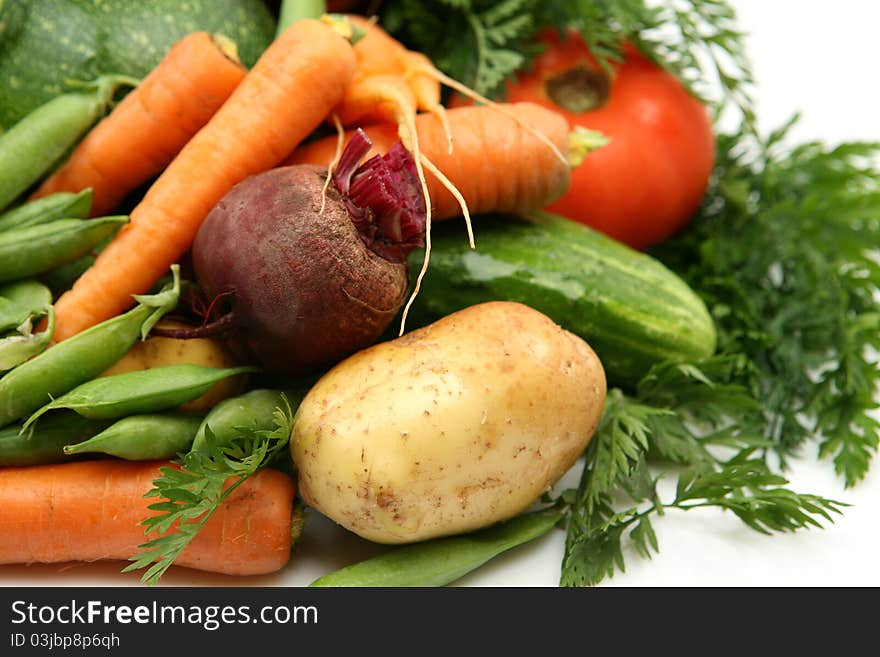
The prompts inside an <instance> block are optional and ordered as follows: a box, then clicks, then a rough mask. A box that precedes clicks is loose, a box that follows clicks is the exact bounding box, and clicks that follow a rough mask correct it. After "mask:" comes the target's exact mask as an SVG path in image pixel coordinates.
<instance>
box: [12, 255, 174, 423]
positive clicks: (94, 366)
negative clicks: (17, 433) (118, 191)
mask: <svg viewBox="0 0 880 657" xmlns="http://www.w3.org/2000/svg"><path fill="white" fill-rule="evenodd" d="M171 271H172V275H173V281H172V282H171V283H170V284H168V285H166V286H165V287H164V288H163V289H162V291H160V292H159V293H158V294H152V295H137V296H135V300H137V301H138V302H139V305H138V306H136V307H135V308H133V309H132V310H129V311H128V312H127V313H124V314H122V315H118V316H116V317H114V318H112V319H108V320H106V321H104V322H101V323H100V324H97V325H95V326H93V327H91V328H89V329H86V330H85V331H82V332H81V333H77V334H76V335H74V336H73V337H70V338H68V339H67V340H64V341H62V342H59V343H57V344H54V345H52V346H51V347H49V348H48V349H46V351H44V352H43V353H41V354H40V355H39V356H35V357H34V358H32V359H30V360H29V361H27V362H25V363H22V364H21V365H19V366H18V367H16V368H15V369H13V370H10V371H9V372H7V373H6V374H5V375H4V376H3V378H0V427H2V426H5V425H7V424H9V423H10V422H12V421H14V420H18V419H20V418H23V417H25V416H26V415H29V414H30V413H33V412H34V411H35V410H37V409H38V408H40V407H41V406H42V405H43V404H45V403H46V402H48V401H50V400H51V399H53V398H56V397H59V396H61V395H63V394H64V393H66V392H68V391H69V390H71V389H73V388H74V387H75V386H78V385H79V384H81V383H83V382H85V381H89V380H91V379H94V378H95V377H96V376H98V375H99V374H100V373H101V372H103V371H104V370H106V369H107V368H108V367H110V366H111V365H112V364H113V363H115V362H116V361H118V360H119V359H120V358H122V356H123V355H125V352H127V351H128V350H129V349H130V348H131V346H132V345H133V344H134V343H135V342H136V341H137V339H138V338H145V337H146V336H147V334H148V333H149V332H150V329H151V328H152V327H153V326H154V325H155V324H156V322H158V321H159V320H160V319H161V318H162V316H163V315H164V314H165V313H167V312H168V311H170V310H172V309H173V308H174V307H175V306H176V305H177V299H178V297H179V296H180V268H179V267H178V266H177V265H173V266H172V268H171Z"/></svg>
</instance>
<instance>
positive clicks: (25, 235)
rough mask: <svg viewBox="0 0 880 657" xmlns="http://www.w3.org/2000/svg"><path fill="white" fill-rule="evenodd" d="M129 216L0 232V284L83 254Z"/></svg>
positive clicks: (36, 272)
mask: <svg viewBox="0 0 880 657" xmlns="http://www.w3.org/2000/svg"><path fill="white" fill-rule="evenodd" d="M127 222H128V217H125V216H118V217H101V218H98V219H58V220H57V221H53V222H51V223H48V224H39V225H37V226H29V227H27V228H17V229H15V230H7V231H6V232H3V233H0V281H14V280H17V279H21V278H29V277H31V276H34V275H36V274H41V273H43V272H45V271H49V270H50V269H53V268H55V267H58V266H59V265H63V264H65V263H67V262H71V261H73V260H76V259H77V258H80V257H82V256H84V255H86V254H87V253H88V252H89V251H91V250H92V249H93V248H94V247H95V246H97V245H98V244H100V243H101V242H103V241H104V240H105V239H107V238H108V237H109V236H110V235H112V234H113V233H115V232H116V231H117V230H118V229H119V227H120V226H122V224H124V223H127Z"/></svg>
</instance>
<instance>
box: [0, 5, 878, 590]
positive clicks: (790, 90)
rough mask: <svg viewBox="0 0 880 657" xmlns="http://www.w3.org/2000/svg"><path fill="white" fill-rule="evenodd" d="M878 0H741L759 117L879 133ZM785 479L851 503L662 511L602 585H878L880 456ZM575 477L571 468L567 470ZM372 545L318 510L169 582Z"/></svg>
mask: <svg viewBox="0 0 880 657" xmlns="http://www.w3.org/2000/svg"><path fill="white" fill-rule="evenodd" d="M878 4H880V3H876V2H874V0H837V1H836V2H834V3H833V4H831V5H829V4H828V3H827V2H817V1H815V0H800V1H798V0H772V1H768V0H764V1H760V0H739V1H738V2H735V5H736V6H737V7H738V8H739V10H740V17H741V25H742V27H743V29H744V30H745V31H747V32H748V33H749V39H748V44H749V51H750V54H751V58H752V61H753V66H754V69H755V73H756V77H757V81H758V91H757V99H758V116H759V120H760V125H761V127H762V128H763V129H765V130H767V129H771V128H774V127H777V126H779V125H780V124H781V123H783V122H784V121H785V120H786V119H788V117H789V116H791V114H792V113H793V112H794V111H800V112H802V114H803V117H802V120H801V122H800V124H799V125H798V126H797V128H796V129H795V131H794V132H793V133H792V134H793V137H795V138H796V139H798V140H803V139H814V138H819V139H824V140H827V141H828V142H829V143H837V142H839V141H842V140H880V127H878V122H880V112H878V106H877V101H878V99H880V91H878V87H877V80H878V74H877V65H878V61H877V60H878V57H877V55H878V50H877V35H876V31H877V26H878V24H880V8H878ZM787 475H788V477H789V478H790V480H791V487H792V488H793V489H794V490H797V491H799V492H810V493H815V494H819V495H823V496H825V497H830V498H833V499H836V500H839V501H842V502H846V503H848V504H850V505H851V506H850V507H849V508H847V509H845V510H844V514H843V516H841V517H840V518H839V519H838V520H837V522H836V523H835V524H834V525H830V526H828V527H827V528H826V529H823V530H815V529H811V530H807V531H802V532H798V533H796V534H788V535H774V536H771V537H767V536H763V535H760V534H758V533H756V532H754V531H752V530H750V529H748V528H746V527H745V526H744V525H742V524H741V523H740V522H739V521H738V520H737V519H736V518H735V517H733V516H732V515H730V514H722V513H720V512H716V511H714V510H695V511H690V512H687V513H682V512H675V511H671V512H669V513H668V514H667V515H666V516H665V517H663V518H660V519H657V520H656V522H655V529H656V532H657V535H658V539H659V542H660V554H659V555H656V556H655V557H654V558H653V559H651V560H645V559H642V558H640V557H638V556H637V555H635V554H632V553H628V554H627V570H626V572H625V573H623V574H621V573H618V574H616V575H615V576H614V578H613V579H610V580H607V581H606V583H605V584H604V585H606V586H681V585H687V586H750V585H754V586H861V585H864V586H878V585H880V459H877V462H875V464H874V467H873V469H872V470H871V472H870V473H869V475H868V477H867V479H866V480H864V481H863V482H862V483H860V484H859V485H858V486H857V487H855V488H853V489H849V490H847V489H844V488H843V485H842V483H841V480H840V479H839V478H837V477H836V476H835V475H834V473H833V468H832V465H831V464H830V463H829V462H827V461H825V462H820V461H818V460H817V458H816V446H815V444H811V445H807V446H806V448H805V449H804V450H803V455H802V458H800V459H798V460H795V461H792V463H791V468H790V470H789V471H788V472H787ZM569 479H570V480H572V481H575V480H576V473H571V474H570V477H569ZM562 548H563V536H562V533H561V532H554V533H553V534H551V535H549V536H547V537H545V538H543V539H541V540H539V541H536V542H535V543H533V544H530V545H527V546H524V547H521V548H518V549H516V550H514V551H512V552H509V553H507V554H506V555H503V556H502V557H500V558H498V559H496V560H495V561H493V562H491V563H490V564H488V565H487V566H485V567H484V568H482V569H481V570H479V571H477V572H475V573H473V574H471V575H469V576H468V577H466V578H465V579H463V580H461V581H460V582H459V583H458V584H459V585H462V586H555V585H556V584H557V582H558V577H559V564H560V562H561V559H562ZM378 551H379V549H378V548H376V546H372V545H370V544H368V543H366V542H365V541H361V540H360V539H358V538H357V537H354V536H353V535H351V534H348V533H347V532H344V531H342V530H340V529H337V528H336V527H334V526H333V525H332V524H331V523H329V522H328V521H326V520H323V519H321V518H319V517H317V516H314V515H313V516H312V517H310V519H309V522H308V523H307V534H306V537H305V539H304V540H303V542H302V543H301V544H300V546H299V547H298V548H297V550H296V552H295V553H294V555H293V558H292V559H291V562H290V564H289V566H288V567H287V568H286V569H285V570H284V571H282V572H281V573H278V574H276V575H272V576H267V577H257V578H243V579H232V578H218V577H216V576H211V575H206V574H201V573H196V572H192V571H187V570H184V569H178V570H174V569H172V571H171V572H169V573H168V574H167V575H166V577H165V579H164V580H163V582H164V584H165V585H184V586H187V585H203V584H222V585H226V586H236V585H243V586H253V585H260V586H279V585H280V586H298V585H304V584H308V583H309V582H310V581H312V579H314V578H315V577H317V576H318V575H320V574H322V573H323V572H326V571H327V570H329V569H333V568H336V567H339V566H342V565H345V564H346V563H349V562H352V561H356V560H358V559H360V558H363V557H365V556H367V555H370V554H373V553H377V552H378ZM118 571H119V564H90V565H65V566H57V565H50V566H30V567H25V566H12V567H9V566H7V567H0V585H5V586H29V585H51V586H63V585H83V584H87V585H88V584H98V585H118V586H127V585H134V584H137V578H136V576H122V575H119V574H118Z"/></svg>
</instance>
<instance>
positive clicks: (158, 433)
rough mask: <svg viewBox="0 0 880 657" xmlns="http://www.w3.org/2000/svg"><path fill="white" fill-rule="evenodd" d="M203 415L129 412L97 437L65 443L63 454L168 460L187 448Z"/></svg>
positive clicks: (138, 459)
mask: <svg viewBox="0 0 880 657" xmlns="http://www.w3.org/2000/svg"><path fill="white" fill-rule="evenodd" d="M201 423H202V418H201V417H200V416H197V415H185V414H183V413H168V414H164V415H163V414H158V413H152V414H146V415H130V416H128V417H124V418H122V419H121V420H118V421H117V422H115V423H113V424H111V425H110V426H109V427H107V428H106V429H105V430H104V431H102V432H101V433H99V434H98V435H97V436H93V437H92V438H89V439H88V440H85V441H83V442H79V443H76V444H74V445H66V446H65V447H64V453H65V454H84V453H86V452H97V453H101V454H109V455H110V456H116V457H119V458H121V459H127V460H129V461H149V460H152V459H170V458H174V457H175V456H177V455H178V454H181V453H183V452H186V451H188V450H189V448H190V445H192V442H193V438H194V437H195V435H196V431H197V430H198V428H199V425H200V424H201Z"/></svg>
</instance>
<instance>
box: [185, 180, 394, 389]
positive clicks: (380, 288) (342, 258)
mask: <svg viewBox="0 0 880 657" xmlns="http://www.w3.org/2000/svg"><path fill="white" fill-rule="evenodd" d="M326 175H327V174H326V170H324V169H321V168H319V167H313V166H308V165H297V166H289V167H281V168H277V169H272V170H270V171H266V172H265V173H261V174H258V175H255V176H251V177H250V178H247V179H246V180H244V181H242V182H241V183H239V184H238V185H236V186H235V187H234V188H233V189H232V190H231V191H230V192H229V193H228V194H227V195H226V196H225V197H224V198H223V199H222V200H221V201H220V203H218V204H217V206H216V207H215V208H214V209H213V210H212V211H211V213H210V214H209V215H208V216H207V218H206V219H205V221H204V223H203V225H202V227H201V229H200V230H199V233H198V235H197V237H196V240H195V243H194V245H193V264H194V266H195V271H196V277H197V279H198V282H199V284H200V285H201V287H202V290H203V291H204V293H205V295H206V296H207V298H208V299H211V298H214V297H216V296H218V295H220V294H222V293H224V292H232V295H231V298H232V312H233V313H234V318H235V321H234V324H235V329H233V331H232V333H231V334H230V336H229V337H230V339H231V342H232V343H233V346H235V347H240V348H242V349H244V350H245V351H246V352H247V353H248V354H250V355H251V356H252V357H255V358H256V359H257V360H258V361H259V362H260V363H262V364H263V366H264V367H265V368H266V369H268V370H272V371H284V372H291V373H299V372H306V371H310V370H315V369H317V368H320V367H322V366H326V365H330V364H333V363H335V362H337V361H339V360H341V359H342V358H344V357H345V356H347V355H349V354H351V353H353V352H355V351H357V350H358V349H361V348H363V347H365V346H367V345H370V344H372V343H373V342H375V341H376V340H377V339H378V337H379V336H380V335H381V334H382V332H383V331H384V330H385V329H386V328H387V327H388V325H389V324H390V323H391V321H392V320H393V319H394V317H395V315H396V314H397V312H398V311H399V310H400V308H401V306H402V304H403V302H404V300H405V298H406V295H407V291H408V273H407V265H406V262H405V260H403V261H392V260H389V259H386V257H383V256H381V255H379V254H378V253H377V252H376V251H375V250H374V249H372V248H370V247H369V246H368V241H365V239H364V238H363V235H362V233H361V232H359V230H358V228H357V227H356V225H355V223H354V222H353V220H352V217H351V215H350V213H349V209H347V208H346V202H348V203H349V206H350V199H349V198H348V197H346V198H343V196H342V195H341V194H340V192H339V191H338V189H337V188H336V187H335V185H330V186H329V189H328V190H327V196H326V205H325V207H324V211H323V213H322V214H320V215H319V212H320V210H321V196H322V187H323V185H324V180H325V177H326Z"/></svg>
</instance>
